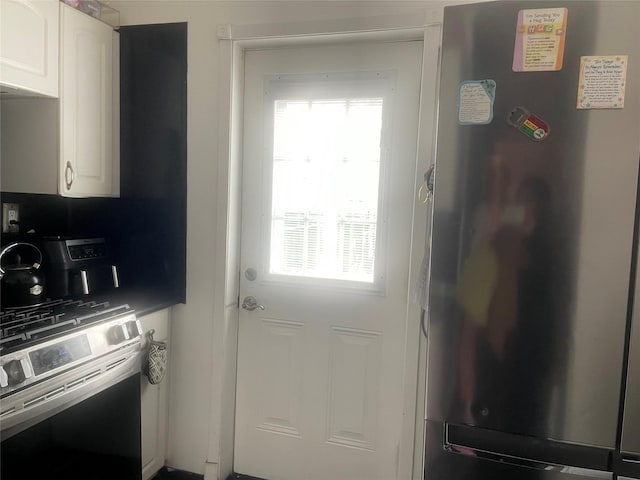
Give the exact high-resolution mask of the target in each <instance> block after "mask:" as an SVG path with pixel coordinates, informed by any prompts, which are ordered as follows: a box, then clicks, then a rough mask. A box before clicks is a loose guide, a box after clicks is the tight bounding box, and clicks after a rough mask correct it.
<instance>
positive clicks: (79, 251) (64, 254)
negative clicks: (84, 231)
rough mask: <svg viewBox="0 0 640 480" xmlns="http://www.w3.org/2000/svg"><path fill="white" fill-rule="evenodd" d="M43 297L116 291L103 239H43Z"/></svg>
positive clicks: (116, 282) (115, 277) (116, 281)
mask: <svg viewBox="0 0 640 480" xmlns="http://www.w3.org/2000/svg"><path fill="white" fill-rule="evenodd" d="M41 246H42V250H43V254H44V257H45V276H46V279H47V294H48V296H50V297H51V298H59V297H68V296H71V297H77V296H81V295H89V294H94V293H102V292H106V291H109V290H113V289H115V288H119V287H120V280H119V278H118V268H117V266H116V264H115V263H114V261H113V258H112V256H111V254H110V252H109V248H108V246H107V242H106V240H105V239H104V238H78V237H74V238H62V237H54V238H45V239H43V241H42V243H41Z"/></svg>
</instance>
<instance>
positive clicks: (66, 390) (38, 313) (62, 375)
mask: <svg viewBox="0 0 640 480" xmlns="http://www.w3.org/2000/svg"><path fill="white" fill-rule="evenodd" d="M0 334H1V335H0V427H1V436H2V451H3V459H2V478H6V479H9V478H32V477H31V476H26V477H25V476H24V475H25V470H24V469H25V468H40V467H27V465H29V464H30V463H33V462H32V461H30V459H31V457H32V456H33V455H38V456H39V455H41V453H42V452H40V453H38V452H31V453H29V451H30V449H32V448H33V443H34V442H33V439H32V438H31V437H33V436H37V437H38V442H35V443H42V440H41V439H42V437H43V435H44V436H46V435H49V437H50V438H48V440H47V442H46V443H47V446H46V447H42V448H43V450H45V451H46V453H47V455H50V453H51V452H52V451H54V450H59V449H61V448H62V447H64V448H63V449H64V454H62V457H60V458H68V457H69V452H70V451H72V452H73V454H74V455H75V456H76V457H79V458H89V457H90V456H91V457H94V456H95V455H97V454H98V455H102V456H104V461H105V462H111V463H114V462H113V459H112V458H110V457H117V458H126V459H127V462H125V463H127V465H128V466H127V467H118V470H116V471H114V472H111V474H117V475H119V476H118V477H117V478H138V476H139V472H138V470H139V469H138V468H137V467H138V466H139V458H140V434H139V432H140V430H139V429H140V426H139V417H140V413H139V412H140V405H139V382H140V380H139V375H138V374H139V372H140V366H141V353H140V350H141V334H142V327H141V325H140V322H139V321H138V320H137V319H136V315H135V312H134V310H133V309H131V308H130V307H129V306H128V305H126V304H124V305H110V304H109V303H108V302H104V303H96V302H93V301H79V300H78V301H77V300H54V301H47V302H45V303H42V304H40V305H37V306H31V307H18V308H12V309H8V310H5V311H3V312H1V313H0ZM122 385H132V387H131V388H128V389H127V393H124V394H118V398H116V399H112V398H111V396H113V392H118V391H120V390H119V389H121V388H122ZM134 390H135V391H134ZM110 391H111V393H109V392H110ZM136 392H137V393H136ZM101 396H104V398H105V399H106V398H107V397H109V405H107V406H104V405H103V406H97V407H95V408H93V410H91V411H90V413H89V411H86V412H84V413H83V416H80V417H79V416H78V414H77V412H83V411H85V410H87V406H89V405H92V404H96V405H98V404H99V403H100V402H103V401H102V400H100V397H101ZM120 398H121V400H119V399H120ZM96 402H97V403H96ZM113 402H119V403H117V404H113ZM76 407H77V408H76ZM112 408H115V409H118V410H119V411H123V412H129V413H126V415H125V413H123V414H122V415H120V414H119V413H116V418H111V417H112V416H113V415H114V412H113V411H112V410H111V409H112ZM131 412H133V413H132V414H131ZM101 417H105V419H103V420H102V421H101V420H99V419H100V418H101ZM125 417H126V418H125ZM120 421H121V422H122V426H120V427H115V425H118V422H120ZM56 424H59V425H57V426H56ZM92 424H93V425H95V428H92V427H91V425H92ZM105 425H107V426H106V427H105ZM112 426H113V428H114V431H113V432H111V434H112V435H111V437H110V438H111V440H109V441H105V444H104V445H103V446H96V440H95V438H97V437H100V436H105V435H106V434H107V433H108V432H105V429H111V427H112ZM79 428H82V429H83V431H82V432H81V433H78V429H79ZM40 430H43V431H45V432H52V431H55V432H57V433H46V434H45V433H43V432H41V431H40ZM115 430H118V431H115ZM70 431H74V432H76V433H74V435H73V439H70V438H66V439H64V441H62V442H61V441H60V438H62V437H64V434H63V433H60V432H70ZM123 432H124V435H126V437H127V438H120V436H121V435H122V434H123ZM127 432H128V433H127ZM107 437H109V435H107ZM71 440H73V441H74V442H76V444H75V445H73V446H72V445H71V443H73V442H71V443H70V441H71ZM114 442H115V443H114ZM87 445H91V446H90V447H87ZM114 445H127V447H126V448H124V447H123V450H122V451H117V452H115V453H114ZM85 450H86V451H85ZM116 450H117V447H116ZM83 452H84V453H83ZM89 454H90V455H89ZM55 457H59V456H53V457H52V458H55ZM136 462H137V465H136ZM64 463H65V465H64V466H56V465H47V466H46V468H45V467H44V466H43V467H42V471H43V472H46V471H49V472H51V471H56V468H58V467H59V474H60V476H65V475H67V476H65V477H64V478H75V477H73V475H78V476H79V477H80V478H82V477H83V476H84V478H93V477H91V476H90V475H89V474H88V472H87V471H86V467H78V466H77V465H80V464H81V463H82V462H75V466H74V467H72V468H80V471H77V472H76V471H72V472H69V471H68V470H67V469H68V468H69V462H68V461H66V462H64ZM25 464H26V465H25ZM101 468H102V467H101ZM114 468H115V467H114ZM127 469H129V470H130V471H131V474H130V476H127V474H126V473H125V470H127ZM39 473H40V470H33V471H31V470H30V471H29V475H36V474H39ZM33 478H35V477H33ZM54 478H55V477H54ZM95 478H102V477H95Z"/></svg>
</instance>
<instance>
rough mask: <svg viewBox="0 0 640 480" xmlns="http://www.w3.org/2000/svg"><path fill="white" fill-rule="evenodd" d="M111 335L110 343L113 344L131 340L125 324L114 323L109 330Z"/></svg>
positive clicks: (109, 335) (108, 333)
mask: <svg viewBox="0 0 640 480" xmlns="http://www.w3.org/2000/svg"><path fill="white" fill-rule="evenodd" d="M107 335H108V337H109V343H110V344H111V345H117V344H118V343H122V342H124V341H125V340H129V332H127V329H126V328H125V326H124V324H121V325H114V326H113V327H111V328H110V329H109V331H108V332H107Z"/></svg>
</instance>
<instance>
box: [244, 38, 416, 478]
mask: <svg viewBox="0 0 640 480" xmlns="http://www.w3.org/2000/svg"><path fill="white" fill-rule="evenodd" d="M421 69H422V42H421V41H415V42H395V43H379V44H363V43H362V44H344V45H329V46H326V45H325V46H313V47H309V46H307V47H298V48H287V49H273V50H259V51H248V52H246V57H245V92H244V93H245V97H244V102H245V103H244V164H243V210H242V248H241V269H242V271H241V279H240V283H241V284H240V303H241V304H242V303H244V304H245V307H246V308H241V309H240V320H239V321H240V328H239V345H238V377H237V392H236V394H237V395H236V436H235V458H234V469H235V471H236V472H238V473H243V474H246V475H252V476H256V477H260V478H266V479H270V480H315V479H335V480H375V479H379V480H391V479H394V478H397V471H398V457H399V445H400V440H401V435H402V424H403V417H404V415H414V413H413V412H405V411H403V404H404V402H403V400H404V373H405V364H406V362H407V358H406V348H405V342H406V333H407V331H406V324H407V298H408V292H407V290H408V274H409V273H408V271H409V255H410V247H411V245H410V239H411V218H412V205H413V192H414V185H415V169H416V142H417V140H416V134H417V130H418V105H419V90H420V74H421ZM246 297H253V298H254V299H255V305H252V303H251V299H250V298H249V299H248V300H247V299H246ZM254 307H255V308H254ZM252 308H254V309H252ZM416 361H417V360H416Z"/></svg>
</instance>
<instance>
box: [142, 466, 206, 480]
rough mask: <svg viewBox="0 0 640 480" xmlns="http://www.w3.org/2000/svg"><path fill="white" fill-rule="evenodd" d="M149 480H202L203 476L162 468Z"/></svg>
mask: <svg viewBox="0 0 640 480" xmlns="http://www.w3.org/2000/svg"><path fill="white" fill-rule="evenodd" d="M151 480H204V476H203V475H198V474H195V473H190V472H183V471H181V470H174V469H172V468H166V467H164V468H163V469H162V470H160V471H159V472H158V474H157V475H156V476H155V477H153V478H152V479H151Z"/></svg>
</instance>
